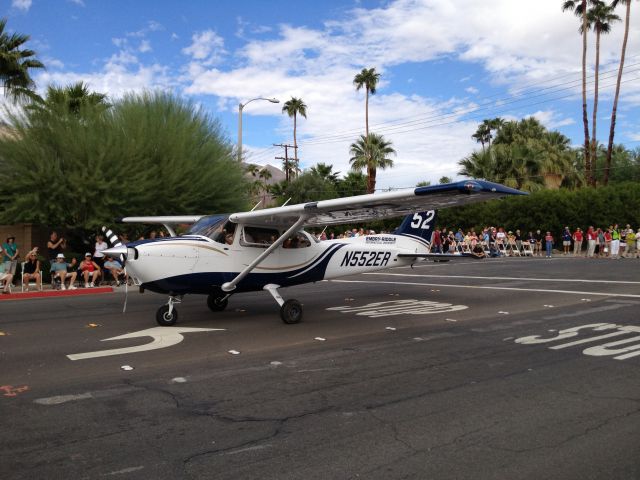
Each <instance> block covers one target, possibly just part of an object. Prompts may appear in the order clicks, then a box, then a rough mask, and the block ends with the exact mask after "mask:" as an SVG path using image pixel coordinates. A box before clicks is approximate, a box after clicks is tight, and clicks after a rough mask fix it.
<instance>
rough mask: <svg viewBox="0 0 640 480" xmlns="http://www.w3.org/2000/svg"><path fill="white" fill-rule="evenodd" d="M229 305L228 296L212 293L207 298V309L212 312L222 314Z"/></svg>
mask: <svg viewBox="0 0 640 480" xmlns="http://www.w3.org/2000/svg"><path fill="white" fill-rule="evenodd" d="M228 303H229V298H228V297H227V296H226V295H216V294H215V293H212V294H211V295H209V296H208V297H207V307H209V310H211V311H212V312H221V311H222V310H224V309H225V308H227V304H228Z"/></svg>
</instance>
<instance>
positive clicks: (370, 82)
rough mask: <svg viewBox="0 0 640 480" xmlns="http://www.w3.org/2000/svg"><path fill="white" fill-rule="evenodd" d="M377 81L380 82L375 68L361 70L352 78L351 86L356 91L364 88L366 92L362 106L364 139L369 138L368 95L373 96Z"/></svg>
mask: <svg viewBox="0 0 640 480" xmlns="http://www.w3.org/2000/svg"><path fill="white" fill-rule="evenodd" d="M378 80H380V74H379V73H378V72H376V69H375V68H369V69H367V68H363V69H362V71H361V72H360V73H358V74H357V75H356V76H355V77H353V84H354V85H355V86H356V91H358V90H360V89H361V88H362V87H364V88H365V92H366V96H365V104H364V119H365V124H364V126H365V128H364V134H365V137H368V136H369V94H371V95H375V93H376V86H377V85H378Z"/></svg>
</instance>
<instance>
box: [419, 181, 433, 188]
mask: <svg viewBox="0 0 640 480" xmlns="http://www.w3.org/2000/svg"><path fill="white" fill-rule="evenodd" d="M430 186H431V182H429V181H428V180H423V181H422V182H418V183H416V187H430Z"/></svg>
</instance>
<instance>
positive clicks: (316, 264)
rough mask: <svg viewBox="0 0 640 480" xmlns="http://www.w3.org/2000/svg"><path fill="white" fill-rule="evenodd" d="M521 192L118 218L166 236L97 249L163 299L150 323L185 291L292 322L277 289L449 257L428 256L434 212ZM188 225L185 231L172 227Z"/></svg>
mask: <svg viewBox="0 0 640 480" xmlns="http://www.w3.org/2000/svg"><path fill="white" fill-rule="evenodd" d="M524 194H525V193H524V192H521V191H519V190H515V189H513V188H509V187H505V186H503V185H500V184H497V183H491V182H487V181H482V180H468V181H460V182H455V183H449V184H444V185H435V186H429V187H416V188H412V189H407V190H400V191H395V192H386V193H379V194H369V195H359V196H354V197H346V198H336V199H332V200H323V201H319V202H308V203H302V204H298V205H288V206H283V207H276V208H266V209H263V210H255V211H250V212H242V213H233V214H227V215H206V216H205V215H191V216H165V217H127V218H123V219H121V220H120V221H121V222H126V223H151V224H163V225H165V227H166V228H167V229H168V231H169V232H170V233H171V235H172V236H171V237H168V238H167V237H165V238H156V239H150V240H140V241H136V242H131V243H128V244H127V245H119V246H115V247H112V248H110V249H108V250H105V251H104V253H105V254H106V255H112V256H118V255H121V256H123V257H124V260H125V262H126V265H125V267H126V270H127V273H128V274H129V276H130V278H132V279H133V282H134V284H135V285H137V286H139V287H140V289H141V291H144V289H147V290H151V291H154V292H158V293H166V294H168V295H169V300H168V302H167V304H166V305H163V306H161V307H160V308H159V309H158V311H157V313H156V321H157V322H158V324H159V325H162V326H170V325H173V324H175V323H176V321H177V320H178V311H177V309H176V307H175V305H176V304H178V303H180V301H181V299H182V297H183V296H184V295H186V294H203V295H208V298H207V305H208V306H209V308H210V309H211V310H212V311H221V310H224V309H225V308H226V306H227V303H228V299H229V297H230V296H231V295H232V294H236V293H240V292H251V291H257V290H265V291H267V292H269V293H270V294H271V295H272V296H273V298H274V299H275V301H276V302H277V303H278V304H279V305H280V316H281V318H282V320H283V321H284V322H285V323H298V322H299V321H300V320H301V319H302V313H303V311H302V304H301V303H300V302H299V301H298V300H295V299H289V300H286V301H285V300H284V299H283V298H282V297H281V296H280V294H279V292H278V289H279V288H281V287H289V286H292V285H299V284H302V283H308V282H317V281H320V280H326V279H332V278H337V277H342V276H346V275H353V274H356V273H362V272H373V271H377V270H383V269H387V268H391V267H401V266H407V265H411V264H412V263H413V262H415V261H416V260H418V259H426V258H430V257H433V258H445V257H457V258H459V257H460V255H443V254H437V253H430V251H429V250H430V240H431V234H432V232H433V230H434V222H435V215H436V209H439V208H445V207H451V206H455V205H463V204H468V203H472V202H477V201H484V200H489V199H492V198H499V197H504V196H507V195H524ZM402 215H406V217H405V219H404V221H403V222H402V224H401V225H400V227H399V228H398V229H397V230H396V231H395V232H394V233H393V234H379V235H366V236H359V237H352V238H342V239H336V240H325V241H319V240H317V239H316V237H315V236H313V235H310V234H309V233H307V232H305V231H304V229H303V227H322V226H326V225H340V224H357V223H362V222H366V221H371V220H379V219H383V218H391V217H397V216H402ZM183 223H192V226H191V229H190V230H189V232H188V233H187V234H185V235H180V236H176V235H175V233H174V232H173V229H172V226H175V225H177V224H183Z"/></svg>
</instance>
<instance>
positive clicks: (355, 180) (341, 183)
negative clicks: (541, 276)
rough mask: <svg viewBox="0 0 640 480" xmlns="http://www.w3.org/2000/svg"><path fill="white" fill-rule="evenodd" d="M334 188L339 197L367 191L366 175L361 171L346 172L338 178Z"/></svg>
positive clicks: (361, 193) (362, 193)
mask: <svg viewBox="0 0 640 480" xmlns="http://www.w3.org/2000/svg"><path fill="white" fill-rule="evenodd" d="M336 188H337V189H338V194H339V196H340V197H351V196H354V195H364V194H365V193H367V176H366V175H364V174H363V173H362V172H354V171H350V172H348V173H347V174H346V175H345V176H344V178H341V179H339V180H338V183H337V186H336Z"/></svg>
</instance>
